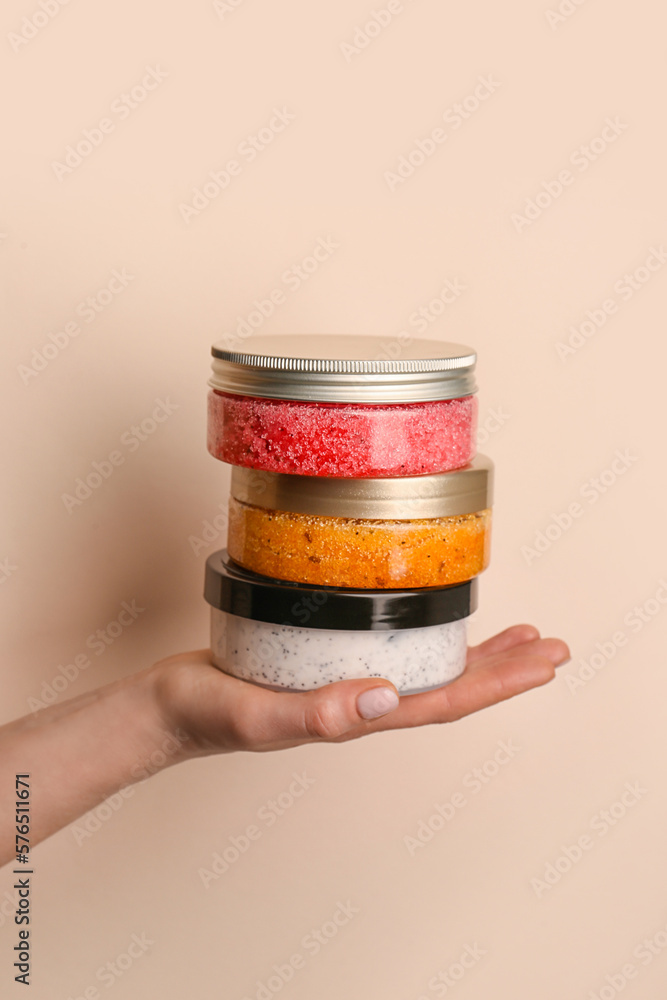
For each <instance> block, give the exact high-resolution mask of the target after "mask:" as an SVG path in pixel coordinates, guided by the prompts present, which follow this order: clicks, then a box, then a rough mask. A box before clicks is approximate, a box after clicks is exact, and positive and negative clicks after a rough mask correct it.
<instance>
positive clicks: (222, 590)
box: [204, 549, 477, 632]
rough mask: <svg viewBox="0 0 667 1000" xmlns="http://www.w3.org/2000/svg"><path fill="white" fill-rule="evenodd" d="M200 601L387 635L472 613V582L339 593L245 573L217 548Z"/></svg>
mask: <svg viewBox="0 0 667 1000" xmlns="http://www.w3.org/2000/svg"><path fill="white" fill-rule="evenodd" d="M204 598H205V599H206V601H207V602H208V603H209V604H210V605H211V606H212V607H214V608H218V609H219V610H220V611H227V612H229V614H232V615H237V616H238V617H239V618H249V619H251V620H252V621H260V622H270V623H271V624H273V625H290V626H293V627H295V628H318V629H341V630H343V631H355V632H358V631H390V630H392V629H404V628H425V627H427V626H429V625H444V624H446V623H447V622H453V621H457V620H459V619H461V618H467V617H468V615H471V614H472V613H473V611H475V610H476V609H477V579H476V578H475V579H473V580H468V581H466V582H465V583H455V584H452V585H451V586H449V587H422V588H420V589H417V590H341V589H339V588H338V587H320V586H316V585H315V584H309V585H306V584H302V583H290V582H288V581H285V580H274V579H273V578H272V577H268V576H260V575H259V574H258V573H251V572H250V570H247V569H243V568H242V567H241V566H237V564H236V563H235V562H233V561H232V560H231V559H230V558H229V556H228V554H227V550H226V549H221V550H220V551H219V552H214V553H213V555H210V556H209V557H208V559H207V560H206V577H205V584H204Z"/></svg>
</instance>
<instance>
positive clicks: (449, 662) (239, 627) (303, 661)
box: [211, 608, 467, 694]
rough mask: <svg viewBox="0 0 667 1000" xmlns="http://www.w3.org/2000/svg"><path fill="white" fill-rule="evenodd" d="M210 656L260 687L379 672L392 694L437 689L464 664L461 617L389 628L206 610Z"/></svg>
mask: <svg viewBox="0 0 667 1000" xmlns="http://www.w3.org/2000/svg"><path fill="white" fill-rule="evenodd" d="M211 650H212V653H213V662H214V663H215V665H216V666H217V667H219V668H220V669H221V670H224V671H225V672H226V673H228V674H232V675H233V676H234V677H239V678H241V679H242V680H245V681H251V682H253V683H255V684H260V685H262V686H264V687H269V688H276V689H280V690H291V691H308V690H312V689H313V688H319V687H322V686H323V685H325V684H332V683H334V682H335V681H343V680H353V679H359V678H364V677H383V678H386V679H387V680H389V681H391V682H392V683H393V684H394V685H395V686H396V689H397V690H398V691H399V692H400V694H416V693H418V692H421V691H429V690H431V689H433V688H437V687H441V686H442V685H443V684H448V683H449V682H450V681H453V680H455V678H457V677H459V676H460V675H461V674H462V673H463V670H464V668H465V661H466V651H467V619H466V618H463V619H459V620H457V621H452V622H447V623H445V624H442V625H430V626H428V627H426V628H404V629H400V630H392V631H382V630H374V631H345V630H342V629H317V628H299V627H294V626H292V625H274V624H271V623H269V622H262V621H256V620H251V619H248V618H240V617H238V616H236V615H232V614H229V613H228V612H225V611H220V610H219V609H217V608H211Z"/></svg>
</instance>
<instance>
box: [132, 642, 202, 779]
mask: <svg viewBox="0 0 667 1000" xmlns="http://www.w3.org/2000/svg"><path fill="white" fill-rule="evenodd" d="M168 675H169V670H168V668H167V666H166V664H165V662H164V661H162V662H160V663H156V664H154V665H153V666H152V667H148V668H147V669H145V670H142V671H141V672H140V673H139V674H135V675H134V677H133V678H131V681H132V692H131V695H130V697H131V698H132V700H133V701H135V700H136V701H137V702H138V704H139V706H140V711H139V718H140V720H141V722H140V729H141V731H142V733H143V735H144V737H146V738H145V739H144V740H142V741H140V745H139V753H138V755H137V760H136V762H135V764H133V766H132V768H131V777H132V780H134V781H144V780H145V779H146V778H148V777H150V776H151V775H153V774H156V773H157V772H158V771H162V770H164V769H165V768H167V767H171V766H172V765H174V764H180V763H182V762H183V761H185V760H189V759H190V758H191V757H195V756H197V747H196V745H195V741H194V740H193V738H192V736H191V734H190V733H189V732H188V731H187V729H186V728H185V726H184V725H183V724H182V721H181V719H180V718H179V716H178V713H177V712H175V711H174V710H173V706H172V704H171V700H170V698H169V677H168Z"/></svg>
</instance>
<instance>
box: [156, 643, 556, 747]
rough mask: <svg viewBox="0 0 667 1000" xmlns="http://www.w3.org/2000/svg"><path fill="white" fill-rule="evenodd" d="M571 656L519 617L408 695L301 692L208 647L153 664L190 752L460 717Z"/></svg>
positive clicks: (349, 685)
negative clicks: (452, 671)
mask: <svg viewBox="0 0 667 1000" xmlns="http://www.w3.org/2000/svg"><path fill="white" fill-rule="evenodd" d="M569 656H570V653H569V650H568V647H567V645H566V644H565V643H564V642H563V641H562V640H560V639H540V634H539V632H538V631H537V629H536V628H534V627H533V626H532V625H514V626H513V627H512V628H508V629H506V630H505V631H504V632H501V633H500V634H499V635H496V636H494V637H493V638H492V639H487V641H486V642H483V643H482V644H481V645H480V646H474V647H472V648H470V649H469V650H468V661H467V665H466V669H465V672H464V673H463V674H462V675H461V677H459V678H458V679H457V680H455V681H452V682H451V683H450V684H448V685H446V686H445V687H442V688H439V689H438V690H435V691H429V692H427V693H425V694H413V695H406V696H404V697H402V698H400V699H399V697H398V694H397V692H396V689H395V688H394V686H393V685H392V684H391V683H390V682H389V681H386V680H383V679H382V678H366V679H365V680H355V681H340V682H339V683H337V684H329V685H328V686H326V687H323V688H319V689H318V690H316V691H308V692H303V693H295V694H292V693H288V692H282V691H281V692H276V691H270V690H267V689H265V688H261V687H258V686H256V685H254V684H249V683H247V682H245V681H241V680H237V679H236V678H235V677H230V676H228V675H227V674H224V673H222V671H220V670H218V669H217V668H216V667H214V666H212V665H211V662H210V651H209V650H198V651H196V652H193V653H179V654H177V655H176V656H170V657H168V658H167V659H166V660H161V661H160V662H159V663H157V664H156V665H155V666H154V667H153V668H152V669H153V670H154V671H155V672H156V684H157V686H156V690H157V696H158V699H159V705H160V709H161V712H162V713H163V718H164V719H165V723H166V725H167V727H168V728H170V729H171V730H172V731H173V732H176V731H184V732H185V733H187V734H188V736H189V737H190V739H189V740H187V744H186V745H187V746H188V755H189V756H205V755H208V754H213V753H229V752H231V751H234V750H252V751H266V750H283V749H286V748H288V747H294V746H299V745H300V744H302V743H314V742H321V741H325V742H344V741H346V740H353V739H357V738H358V737H359V736H366V735H368V734H369V733H377V732H380V731H382V730H386V729H404V728H408V727H411V726H427V725H431V724H434V723H441V722H454V721H456V719H461V718H462V717H463V716H465V715H470V714H471V713H472V712H478V711H479V710H480V709H482V708H488V707H489V706H490V705H495V704H497V703H498V702H500V701H504V700H505V699H506V698H512V697H513V696H514V695H517V694H521V693H522V692H523V691H528V690H530V688H534V687H538V686H539V685H541V684H546V683H547V682H548V681H550V680H552V679H553V677H554V675H555V668H556V667H557V666H559V665H560V664H562V663H564V662H565V661H567V660H568V659H569Z"/></svg>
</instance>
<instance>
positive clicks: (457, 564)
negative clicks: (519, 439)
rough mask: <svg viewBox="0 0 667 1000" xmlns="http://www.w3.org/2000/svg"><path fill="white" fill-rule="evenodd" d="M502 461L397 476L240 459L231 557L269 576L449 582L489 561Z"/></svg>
mask: <svg viewBox="0 0 667 1000" xmlns="http://www.w3.org/2000/svg"><path fill="white" fill-rule="evenodd" d="M492 490H493V464H492V462H491V461H490V460H489V459H488V458H485V457H484V456H482V455H479V456H477V458H475V460H474V461H473V462H472V463H470V464H469V465H467V466H465V467H464V468H463V469H459V470H457V471H456V472H448V473H442V474H439V475H429V476H408V477H403V478H390V479H323V478H318V477H312V476H294V475H282V474H280V473H273V472H259V471H256V470H255V471H252V470H248V469H241V468H235V469H234V470H233V473H232V489H231V497H230V502H229V535H228V550H229V555H230V556H231V558H232V559H233V560H234V561H235V562H236V563H238V564H239V565H240V566H243V567H244V568H245V569H249V570H252V571H253V572H255V573H259V574H261V575H263V576H269V577H273V578H274V579H277V580H289V581H291V582H294V583H309V584H316V585H321V586H327V587H345V588H356V589H381V590H391V589H403V588H420V587H447V586H450V585H451V584H455V583H462V582H464V581H466V580H471V579H472V578H473V577H476V576H477V575H478V574H479V573H481V572H482V571H483V570H484V569H486V567H487V566H488V563H489V556H490V544H491V505H492V502H493V498H492Z"/></svg>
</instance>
